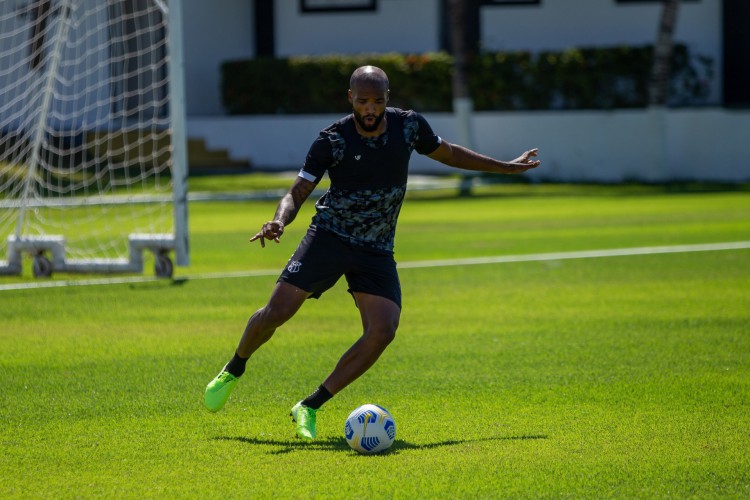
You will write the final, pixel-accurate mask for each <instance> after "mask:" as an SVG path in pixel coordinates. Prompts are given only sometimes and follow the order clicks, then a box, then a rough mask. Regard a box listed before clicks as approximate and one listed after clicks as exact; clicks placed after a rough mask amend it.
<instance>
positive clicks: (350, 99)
mask: <svg viewBox="0 0 750 500" xmlns="http://www.w3.org/2000/svg"><path fill="white" fill-rule="evenodd" d="M347 98H348V99H349V104H354V101H352V89H349V92H347Z"/></svg>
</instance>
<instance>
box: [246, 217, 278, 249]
mask: <svg viewBox="0 0 750 500" xmlns="http://www.w3.org/2000/svg"><path fill="white" fill-rule="evenodd" d="M282 234H284V225H283V224H281V223H280V222H277V221H270V222H266V223H265V224H263V227H262V228H261V229H260V231H258V232H257V233H255V236H253V237H252V238H250V242H251V243H252V242H253V241H255V240H260V246H261V248H265V247H266V240H273V241H275V242H276V243H279V238H281V235H282Z"/></svg>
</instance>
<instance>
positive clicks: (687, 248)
mask: <svg viewBox="0 0 750 500" xmlns="http://www.w3.org/2000/svg"><path fill="white" fill-rule="evenodd" d="M746 249H750V241H735V242H725V243H704V244H697V245H670V246H656V247H634V248H612V249H605V250H579V251H571V252H551V253H532V254H525V255H499V256H495V257H473V258H461V259H440V260H420V261H412V262H400V263H399V264H398V268H399V269H419V268H425V267H452V266H474V265H481V264H506V263H512V262H539V261H550V260H568V259H594V258H601V257H628V256H632V255H657V254H669V253H689V252H716V251H721V250H746ZM280 272H281V268H279V269H265V270H258V271H236V272H226V273H206V274H194V275H189V274H188V275H185V276H177V277H176V278H175V280H177V281H181V280H186V281H190V280H206V279H230V278H252V277H256V276H277V275H278V274H279V273H280ZM153 281H164V279H163V278H156V277H154V276H130V277H119V278H99V279H89V280H71V281H38V282H33V283H9V284H7V285H0V291H8V290H30V289H37V288H58V287H68V286H91V285H118V284H126V283H148V282H153Z"/></svg>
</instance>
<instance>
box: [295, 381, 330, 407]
mask: <svg viewBox="0 0 750 500" xmlns="http://www.w3.org/2000/svg"><path fill="white" fill-rule="evenodd" d="M332 397H333V394H331V393H330V392H328V389H326V388H325V387H323V386H322V385H321V386H320V387H318V388H317V389H315V392H313V393H312V394H310V395H309V396H307V397H306V398H305V399H303V400H302V404H303V405H305V406H307V407H308V408H312V409H313V410H317V409H318V408H320V407H321V406H323V403H325V402H326V401H328V400H329V399H331V398H332Z"/></svg>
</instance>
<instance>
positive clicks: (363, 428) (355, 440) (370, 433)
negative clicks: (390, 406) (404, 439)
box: [344, 404, 396, 454]
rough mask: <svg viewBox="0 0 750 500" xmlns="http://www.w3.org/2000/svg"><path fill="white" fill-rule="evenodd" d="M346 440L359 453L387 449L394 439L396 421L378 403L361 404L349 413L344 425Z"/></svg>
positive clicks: (377, 451)
mask: <svg viewBox="0 0 750 500" xmlns="http://www.w3.org/2000/svg"><path fill="white" fill-rule="evenodd" d="M344 436H345V437H346V442H347V443H349V446H351V447H352V449H353V450H356V451H358V452H360V453H365V454H370V453H379V452H381V451H383V450H387V449H388V448H389V447H390V446H391V445H392V444H393V440H394V439H396V421H395V420H394V419H393V415H391V414H390V413H389V412H388V410H386V409H385V408H383V407H381V406H378V405H371V404H367V405H362V406H360V407H359V408H357V409H356V410H354V411H353V412H351V413H350V414H349V416H348V417H347V419H346V425H345V426H344Z"/></svg>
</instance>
